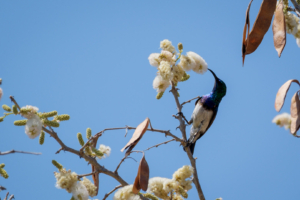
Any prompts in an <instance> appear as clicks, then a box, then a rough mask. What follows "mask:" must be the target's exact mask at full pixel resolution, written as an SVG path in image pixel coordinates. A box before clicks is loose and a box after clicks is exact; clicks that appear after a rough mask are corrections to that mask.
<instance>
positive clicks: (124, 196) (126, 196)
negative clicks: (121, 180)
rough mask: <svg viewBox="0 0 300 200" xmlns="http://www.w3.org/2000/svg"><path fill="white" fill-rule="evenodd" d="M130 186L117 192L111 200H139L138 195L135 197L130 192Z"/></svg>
mask: <svg viewBox="0 0 300 200" xmlns="http://www.w3.org/2000/svg"><path fill="white" fill-rule="evenodd" d="M132 187H133V186H132V185H127V186H124V187H122V188H120V189H118V190H117V192H116V193H115V195H114V197H113V200H140V199H141V198H140V197H139V195H136V194H134V193H133V192H132Z"/></svg>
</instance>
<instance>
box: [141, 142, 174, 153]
mask: <svg viewBox="0 0 300 200" xmlns="http://www.w3.org/2000/svg"><path fill="white" fill-rule="evenodd" d="M174 140H175V139H172V140H168V141H165V142H162V143H159V144H156V145H154V146H152V147H149V148H148V149H146V150H144V151H148V150H149V149H152V148H154V147H158V146H160V145H163V144H168V143H169V142H172V141H174Z"/></svg>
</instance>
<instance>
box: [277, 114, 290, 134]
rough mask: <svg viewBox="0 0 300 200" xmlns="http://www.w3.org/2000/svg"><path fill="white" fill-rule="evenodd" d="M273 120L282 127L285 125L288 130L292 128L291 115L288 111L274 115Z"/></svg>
mask: <svg viewBox="0 0 300 200" xmlns="http://www.w3.org/2000/svg"><path fill="white" fill-rule="evenodd" d="M272 122H273V123H275V124H276V125H278V126H280V127H283V126H284V128H285V129H286V130H289V129H290V128H291V115H290V114H288V113H282V114H279V115H277V116H276V117H274V119H273V120H272Z"/></svg>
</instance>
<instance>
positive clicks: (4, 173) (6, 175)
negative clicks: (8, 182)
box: [0, 168, 8, 179]
mask: <svg viewBox="0 0 300 200" xmlns="http://www.w3.org/2000/svg"><path fill="white" fill-rule="evenodd" d="M0 175H1V176H3V178H5V179H6V178H8V174H7V172H6V171H5V170H4V169H3V168H0Z"/></svg>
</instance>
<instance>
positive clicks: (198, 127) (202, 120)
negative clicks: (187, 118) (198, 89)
mask: <svg viewBox="0 0 300 200" xmlns="http://www.w3.org/2000/svg"><path fill="white" fill-rule="evenodd" d="M212 115H213V111H212V110H206V109H205V108H204V107H203V106H202V105H200V104H197V105H196V106H195V109H194V111H193V114H192V119H193V125H192V127H191V133H190V134H191V136H195V138H194V140H197V139H198V137H199V136H200V133H205V131H206V129H207V127H208V125H209V122H210V120H211V118H212ZM197 133H199V134H198V135H197V136H196V134H197Z"/></svg>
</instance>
